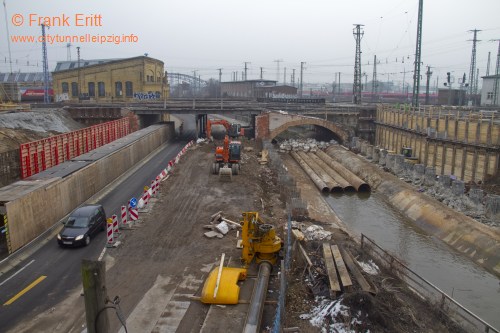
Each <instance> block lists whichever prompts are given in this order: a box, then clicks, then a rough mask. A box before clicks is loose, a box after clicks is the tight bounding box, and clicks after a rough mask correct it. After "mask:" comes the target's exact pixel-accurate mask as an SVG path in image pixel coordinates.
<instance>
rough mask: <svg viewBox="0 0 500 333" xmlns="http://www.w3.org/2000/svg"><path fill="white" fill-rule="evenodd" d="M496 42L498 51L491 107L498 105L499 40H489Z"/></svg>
mask: <svg viewBox="0 0 500 333" xmlns="http://www.w3.org/2000/svg"><path fill="white" fill-rule="evenodd" d="M491 41H492V42H493V41H497V42H498V51H497V64H496V67H495V82H494V83H493V100H492V103H491V104H493V105H500V103H499V101H498V99H499V98H498V95H499V94H498V88H499V82H498V81H499V76H500V39H493V40H491Z"/></svg>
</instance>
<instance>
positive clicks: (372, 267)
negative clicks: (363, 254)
mask: <svg viewBox="0 0 500 333" xmlns="http://www.w3.org/2000/svg"><path fill="white" fill-rule="evenodd" d="M358 264H359V265H360V266H361V268H362V269H363V270H364V271H365V273H367V274H370V275H377V274H378V273H380V268H378V266H377V264H376V263H374V262H373V260H371V259H370V260H369V261H368V262H367V263H365V262H362V261H358Z"/></svg>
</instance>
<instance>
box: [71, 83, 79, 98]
mask: <svg viewBox="0 0 500 333" xmlns="http://www.w3.org/2000/svg"><path fill="white" fill-rule="evenodd" d="M71 96H73V97H78V83H76V82H71Z"/></svg>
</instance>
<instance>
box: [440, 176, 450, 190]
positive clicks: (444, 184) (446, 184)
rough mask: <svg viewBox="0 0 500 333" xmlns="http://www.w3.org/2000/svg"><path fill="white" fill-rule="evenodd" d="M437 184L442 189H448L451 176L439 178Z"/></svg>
mask: <svg viewBox="0 0 500 333" xmlns="http://www.w3.org/2000/svg"><path fill="white" fill-rule="evenodd" d="M439 184H440V185H441V186H442V187H444V188H449V187H450V186H451V176H450V175H441V176H439Z"/></svg>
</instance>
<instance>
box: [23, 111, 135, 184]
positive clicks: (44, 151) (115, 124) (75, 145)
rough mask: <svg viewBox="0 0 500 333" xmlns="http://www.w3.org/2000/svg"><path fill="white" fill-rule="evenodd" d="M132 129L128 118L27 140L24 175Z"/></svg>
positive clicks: (94, 146) (59, 161)
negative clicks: (30, 140) (35, 139)
mask: <svg viewBox="0 0 500 333" xmlns="http://www.w3.org/2000/svg"><path fill="white" fill-rule="evenodd" d="M129 133H130V125H129V119H128V118H122V119H118V120H114V121H109V122H106V123H102V124H99V125H94V126H90V127H86V128H83V129H81V130H77V131H73V132H68V133H64V134H60V135H55V136H51V137H49V138H46V139H42V140H37V141H32V142H27V143H23V144H21V146H20V159H21V161H20V167H21V178H22V179H24V178H27V177H30V176H32V175H34V174H37V173H39V172H42V171H44V170H46V169H48V168H51V167H53V166H56V165H58V164H61V163H63V162H65V161H68V160H70V159H72V158H75V157H77V156H80V155H82V154H85V153H87V152H89V151H91V150H94V149H96V148H99V147H101V146H103V145H105V144H107V143H110V142H112V141H114V140H116V139H119V138H121V137H124V136H126V135H128V134H129Z"/></svg>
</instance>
